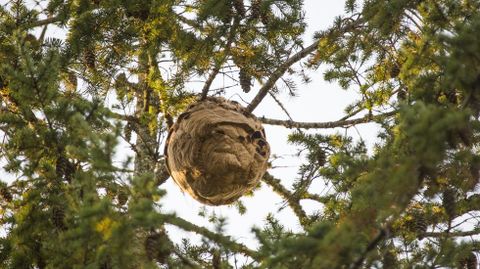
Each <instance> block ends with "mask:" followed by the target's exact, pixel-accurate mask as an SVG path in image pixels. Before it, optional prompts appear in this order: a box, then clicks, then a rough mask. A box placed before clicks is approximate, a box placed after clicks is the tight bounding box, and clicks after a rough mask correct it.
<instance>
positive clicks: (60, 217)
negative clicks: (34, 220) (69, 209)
mask: <svg viewBox="0 0 480 269" xmlns="http://www.w3.org/2000/svg"><path fill="white" fill-rule="evenodd" d="M52 221H53V225H55V227H57V228H58V229H60V230H65V228H66V227H65V222H64V221H65V211H64V210H63V208H60V207H53V208H52Z"/></svg>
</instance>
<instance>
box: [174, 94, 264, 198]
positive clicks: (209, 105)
mask: <svg viewBox="0 0 480 269" xmlns="http://www.w3.org/2000/svg"><path fill="white" fill-rule="evenodd" d="M165 156H166V160H167V162H166V164H167V168H168V171H169V173H170V175H171V176H172V178H173V180H174V181H175V182H176V183H177V185H178V186H180V188H181V189H182V190H183V191H185V192H187V193H189V194H190V195H191V196H192V197H193V198H194V199H196V200H198V201H199V202H201V203H204V204H208V205H223V204H229V203H232V202H234V201H235V200H237V199H238V198H239V197H240V196H242V195H243V194H245V193H246V192H248V191H250V190H252V189H253V188H254V187H256V186H257V185H258V183H259V181H260V178H261V177H262V176H263V174H264V173H265V171H266V169H267V161H268V158H269V156H270V146H269V145H268V142H267V141H266V138H265V131H264V129H263V127H262V124H261V123H260V121H259V120H257V118H256V117H255V116H253V115H252V114H251V113H249V112H248V111H246V109H245V108H243V107H242V106H240V105H239V104H238V103H237V102H232V101H228V100H226V99H224V98H219V97H208V98H206V99H205V100H202V101H199V102H197V103H195V104H192V105H190V107H188V109H187V110H186V111H185V112H184V113H182V114H180V116H179V117H178V120H177V122H176V123H175V124H174V125H173V127H172V128H171V129H170V132H169V134H168V138H167V143H166V145H165Z"/></svg>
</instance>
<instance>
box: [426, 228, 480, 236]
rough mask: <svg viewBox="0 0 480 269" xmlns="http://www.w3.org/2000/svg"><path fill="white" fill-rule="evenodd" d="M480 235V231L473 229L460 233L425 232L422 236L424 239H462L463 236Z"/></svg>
mask: <svg viewBox="0 0 480 269" xmlns="http://www.w3.org/2000/svg"><path fill="white" fill-rule="evenodd" d="M478 234H480V229H473V230H471V231H458V232H425V233H423V234H422V236H423V237H445V236H449V237H462V236H472V235H478Z"/></svg>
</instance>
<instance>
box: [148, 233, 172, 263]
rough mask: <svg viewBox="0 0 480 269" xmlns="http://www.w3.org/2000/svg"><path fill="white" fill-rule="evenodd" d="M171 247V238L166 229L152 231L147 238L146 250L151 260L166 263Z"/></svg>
mask: <svg viewBox="0 0 480 269" xmlns="http://www.w3.org/2000/svg"><path fill="white" fill-rule="evenodd" d="M171 248H172V246H171V242H170V239H169V238H168V236H167V234H166V233H165V232H164V231H161V232H154V233H151V234H150V235H148V236H147V238H146V239H145V252H146V254H147V257H148V259H149V260H151V261H157V262H159V263H166V261H167V258H168V256H169V255H170V253H171V252H172V250H171Z"/></svg>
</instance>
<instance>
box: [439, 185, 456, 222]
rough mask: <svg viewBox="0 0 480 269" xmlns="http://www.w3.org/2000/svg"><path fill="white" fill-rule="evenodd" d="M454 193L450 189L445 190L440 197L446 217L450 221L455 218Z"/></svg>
mask: <svg viewBox="0 0 480 269" xmlns="http://www.w3.org/2000/svg"><path fill="white" fill-rule="evenodd" d="M455 200H456V199H455V191H454V190H452V189H447V190H445V191H444V192H443V195H442V204H443V207H444V208H445V213H447V216H448V217H449V218H450V219H452V218H454V217H455V211H456V206H455Z"/></svg>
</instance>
